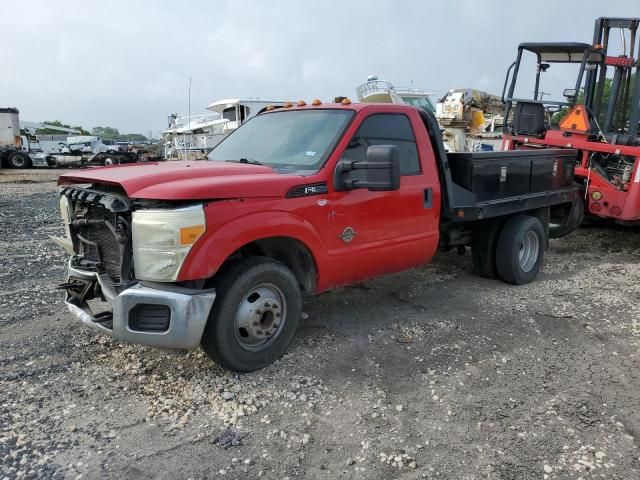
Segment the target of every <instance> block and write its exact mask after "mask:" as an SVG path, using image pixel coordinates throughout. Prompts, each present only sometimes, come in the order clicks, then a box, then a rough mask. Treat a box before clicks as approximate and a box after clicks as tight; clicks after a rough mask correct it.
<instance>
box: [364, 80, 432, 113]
mask: <svg viewBox="0 0 640 480" xmlns="http://www.w3.org/2000/svg"><path fill="white" fill-rule="evenodd" d="M356 94H357V95H358V101H359V102H362V103H393V104H396V105H410V106H412V107H418V108H424V109H426V110H428V111H430V112H435V111H436V109H435V107H434V106H433V102H432V101H431V97H433V96H434V95H435V94H434V93H430V92H427V91H426V90H422V89H420V88H413V87H411V88H409V87H395V86H393V85H392V84H391V82H388V81H386V80H379V79H378V77H377V75H369V77H368V78H367V81H366V83H363V84H361V85H358V86H357V87H356Z"/></svg>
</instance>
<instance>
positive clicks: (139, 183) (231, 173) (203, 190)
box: [58, 161, 305, 200]
mask: <svg viewBox="0 0 640 480" xmlns="http://www.w3.org/2000/svg"><path fill="white" fill-rule="evenodd" d="M73 183H102V184H107V185H119V186H121V187H122V188H123V189H124V191H125V192H126V193H127V195H128V196H129V197H130V198H146V199H154V200H211V199H220V198H241V197H242V198H250V197H284V196H285V194H286V193H287V191H288V190H289V189H290V188H291V187H293V186H295V185H300V184H304V183H305V181H304V177H302V176H299V175H288V174H279V173H276V172H275V171H274V170H272V169H271V168H269V167H265V166H262V165H251V164H246V163H242V164H241V163H231V162H214V161H198V162H161V163H151V162H150V163H132V164H127V165H119V166H109V167H99V168H91V169H87V170H79V171H75V172H71V173H66V174H64V175H61V176H60V178H59V179H58V185H68V184H73Z"/></svg>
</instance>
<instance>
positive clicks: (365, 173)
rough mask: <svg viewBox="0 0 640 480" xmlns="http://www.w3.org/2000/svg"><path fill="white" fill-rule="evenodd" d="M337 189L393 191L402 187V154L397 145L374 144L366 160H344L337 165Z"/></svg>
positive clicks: (335, 186)
mask: <svg viewBox="0 0 640 480" xmlns="http://www.w3.org/2000/svg"><path fill="white" fill-rule="evenodd" d="M334 188H335V189H336V190H353V189H356V188H367V189H369V190H372V191H383V192H384V191H391V190H398V189H399V188H400V156H399V154H398V147H396V146H395V145H372V146H370V147H369V148H367V159H366V160H364V161H357V160H348V159H346V160H343V161H341V162H340V163H338V165H337V166H336V171H335V176H334Z"/></svg>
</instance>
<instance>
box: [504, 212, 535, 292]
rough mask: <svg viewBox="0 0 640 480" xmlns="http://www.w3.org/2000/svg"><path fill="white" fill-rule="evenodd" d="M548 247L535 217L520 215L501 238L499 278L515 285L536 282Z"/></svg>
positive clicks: (508, 223)
mask: <svg viewBox="0 0 640 480" xmlns="http://www.w3.org/2000/svg"><path fill="white" fill-rule="evenodd" d="M545 245H546V239H545V234H544V228H543V227H542V223H541V222H540V220H538V219H537V218H536V217H530V216H528V215H518V216H517V217H513V218H511V219H509V221H508V222H507V223H506V224H505V225H504V227H503V228H502V231H501V232H500V235H499V237H498V247H497V249H496V268H497V270H498V275H499V277H500V278H501V279H502V280H504V281H505V282H507V283H514V284H516V285H524V284H526V283H530V282H531V281H533V279H534V278H536V275H537V274H538V271H539V270H540V264H541V263H542V257H543V256H544V247H545Z"/></svg>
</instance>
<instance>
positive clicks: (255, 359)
mask: <svg viewBox="0 0 640 480" xmlns="http://www.w3.org/2000/svg"><path fill="white" fill-rule="evenodd" d="M214 287H215V288H216V300H215V302H214V304H213V308H212V310H211V314H210V315H209V320H208V322H207V326H206V328H205V331H204V335H203V336H202V341H201V345H202V348H203V350H204V351H205V352H206V354H207V355H208V356H209V357H210V358H211V359H212V360H213V361H215V362H216V363H217V364H219V365H221V366H222V367H225V368H228V369H229V370H234V371H238V372H251V371H253V370H258V369H260V368H263V367H265V366H267V365H269V364H270V363H272V362H274V361H275V360H277V359H278V358H280V356H281V355H282V354H283V353H284V352H285V351H286V349H287V347H288V346H289V344H290V343H291V340H292V339H293V337H294V335H295V332H296V329H297V327H298V322H299V321H300V315H301V313H302V295H301V293H300V287H299V285H298V281H297V280H296V278H295V276H294V275H293V273H292V272H291V270H289V269H288V268H287V267H286V266H285V265H284V264H282V263H280V262H277V261H275V260H272V259H270V258H266V257H250V258H245V259H242V260H239V261H237V262H233V263H232V264H230V265H229V266H227V267H225V268H224V270H223V271H221V272H220V273H219V274H218V275H217V276H216V278H215V281H214Z"/></svg>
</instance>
